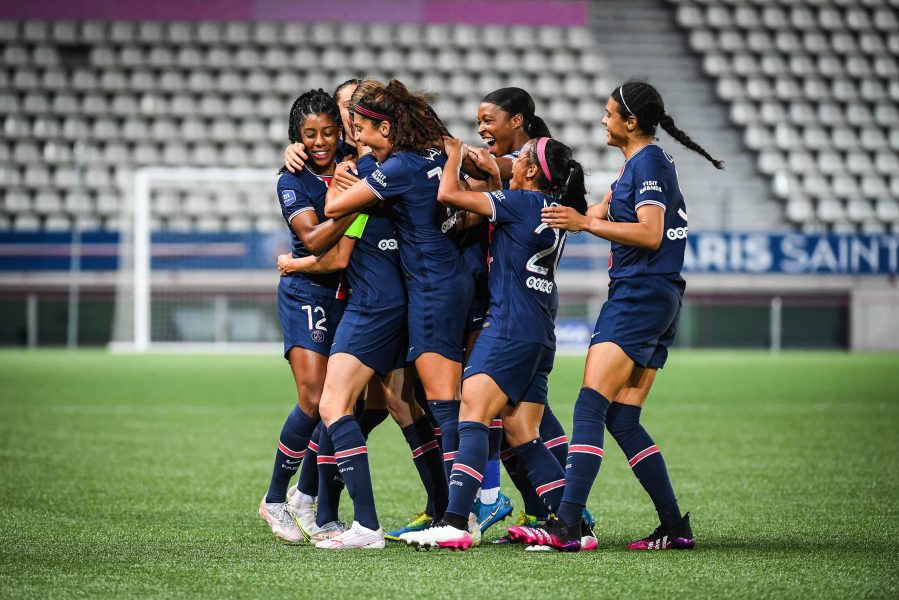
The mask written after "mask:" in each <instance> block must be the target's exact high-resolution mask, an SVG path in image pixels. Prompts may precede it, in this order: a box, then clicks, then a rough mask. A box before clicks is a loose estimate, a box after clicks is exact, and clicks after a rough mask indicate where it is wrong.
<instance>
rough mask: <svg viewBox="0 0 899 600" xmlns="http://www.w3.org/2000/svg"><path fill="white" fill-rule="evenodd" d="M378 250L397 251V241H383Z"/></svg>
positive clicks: (379, 243)
mask: <svg viewBox="0 0 899 600" xmlns="http://www.w3.org/2000/svg"><path fill="white" fill-rule="evenodd" d="M378 249H379V250H396V249H397V245H396V240H393V239H390V240H381V241H380V242H378Z"/></svg>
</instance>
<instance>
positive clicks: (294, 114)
mask: <svg viewBox="0 0 899 600" xmlns="http://www.w3.org/2000/svg"><path fill="white" fill-rule="evenodd" d="M322 114H324V115H328V116H329V117H331V118H332V119H334V124H335V125H337V126H338V127H339V128H340V129H341V130H342V129H343V127H342V126H341V119H340V109H339V108H338V107H337V102H335V101H334V98H332V97H331V95H330V94H328V93H327V92H326V91H324V90H323V89H321V88H319V89H317V90H309V91H308V92H306V93H305V94H302V95H300V97H299V98H297V99H296V100H294V102H293V106H291V107H290V117H289V119H288V122H287V139H289V140H290V143H291V144H293V143H294V142H302V141H303V136H302V134H301V133H300V131H301V130H302V129H303V123H304V122H305V121H306V117H308V116H310V115H322ZM286 170H287V167H284V166H282V167H281V169H280V171H278V172H279V173H283V172H285V171H286Z"/></svg>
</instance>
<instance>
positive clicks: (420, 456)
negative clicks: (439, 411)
mask: <svg viewBox="0 0 899 600" xmlns="http://www.w3.org/2000/svg"><path fill="white" fill-rule="evenodd" d="M419 420H420V421H424V423H422V424H421V425H419V424H418V423H417V422H416V423H412V424H411V425H409V426H408V427H403V437H404V438H406V443H407V444H409V449H410V450H412V462H413V463H414V464H415V469H416V470H417V471H418V476H419V478H420V479H421V484H422V485H423V486H424V488H425V492H426V493H427V495H428V502H427V505H426V506H425V512H426V513H427V514H429V515H431V516H432V517H433V516H434V511H435V506H434V498H433V495H434V492H433V490H434V479H433V476H434V474H435V473H432V471H431V468H432V466H436V467H437V469H438V470H437V472H436V475H437V477H439V478H440V479H443V464H442V461H440V460H439V458H438V457H439V456H440V446H439V445H438V444H437V440H436V439H434V434H433V433H432V429H431V425H430V423H428V422H427V419H425V418H424V417H422V418H421V419H419ZM419 431H422V432H426V433H427V434H428V435H429V437H430V439H427V438H426V441H425V442H424V443H422V441H421V437H420V436H419ZM429 455H430V456H432V457H434V458H435V459H438V460H431V461H430V465H429V464H428V459H429ZM443 508H444V509H445V508H446V505H445V504H444V507H443Z"/></svg>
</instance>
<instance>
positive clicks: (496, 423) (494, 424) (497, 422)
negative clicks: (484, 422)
mask: <svg viewBox="0 0 899 600" xmlns="http://www.w3.org/2000/svg"><path fill="white" fill-rule="evenodd" d="M502 428H503V420H502V419H493V420H492V421H490V429H502Z"/></svg>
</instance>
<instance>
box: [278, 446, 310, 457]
mask: <svg viewBox="0 0 899 600" xmlns="http://www.w3.org/2000/svg"><path fill="white" fill-rule="evenodd" d="M278 450H280V451H281V452H283V453H284V454H286V455H287V456H289V457H290V458H303V457H304V456H306V451H305V450H302V451H300V452H297V451H295V450H291V449H290V448H288V447H287V446H285V445H284V444H282V443H281V442H278Z"/></svg>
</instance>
